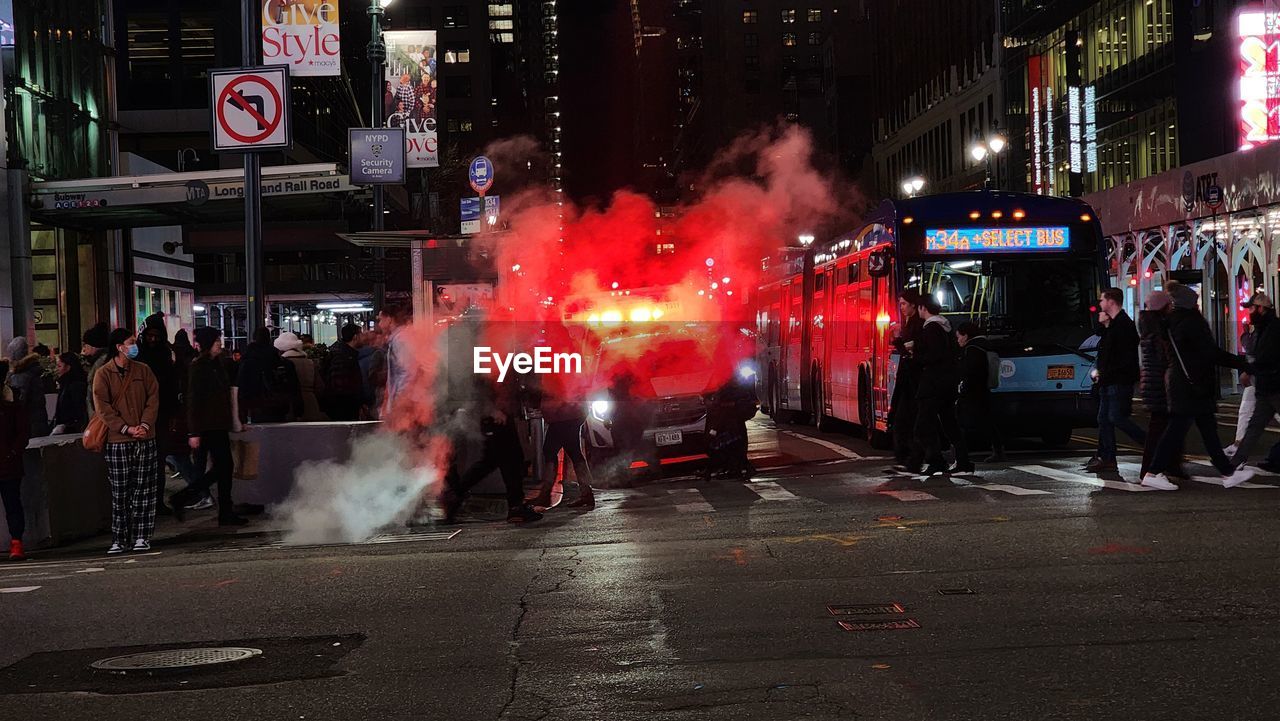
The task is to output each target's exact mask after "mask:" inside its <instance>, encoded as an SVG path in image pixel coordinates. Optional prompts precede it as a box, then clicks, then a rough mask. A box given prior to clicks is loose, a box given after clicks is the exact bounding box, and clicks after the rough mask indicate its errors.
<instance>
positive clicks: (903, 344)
mask: <svg viewBox="0 0 1280 721" xmlns="http://www.w3.org/2000/svg"><path fill="white" fill-rule="evenodd" d="M923 328H924V321H923V320H921V319H920V316H918V315H914V316H911V320H908V321H907V322H906V324H905V325H903V326H902V332H901V333H899V334H898V337H897V338H894V339H893V347H894V348H896V349H897V351H898V376H897V378H896V379H895V380H894V395H898V393H899V389H901V392H902V393H904V394H906V395H905V397H907V398H914V397H915V387H916V380H917V379H918V378H919V376H920V366H919V364H918V363H917V362H916V360H915V358H914V356H913V355H912V351H911V350H910V349H909V348H908V347H907V346H908V344H910V345H911V347H912V348H914V347H915V346H916V344H918V343H919V341H920V331H921V330H922V329H923Z"/></svg>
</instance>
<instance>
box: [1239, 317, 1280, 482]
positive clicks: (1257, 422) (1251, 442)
mask: <svg viewBox="0 0 1280 721" xmlns="http://www.w3.org/2000/svg"><path fill="white" fill-rule="evenodd" d="M1249 306H1250V312H1249V324H1250V325H1251V326H1252V327H1253V333H1254V342H1253V359H1254V360H1253V375H1252V380H1253V387H1254V389H1255V390H1254V394H1255V395H1254V407H1253V414H1252V415H1251V416H1250V417H1249V425H1248V426H1247V427H1246V429H1245V432H1244V438H1243V439H1242V440H1240V441H1239V442H1238V443H1237V444H1236V450H1235V454H1234V455H1233V456H1232V458H1231V462H1232V463H1233V464H1236V465H1238V464H1240V463H1242V462H1244V461H1245V460H1246V459H1247V458H1248V457H1249V454H1250V453H1252V452H1253V449H1254V447H1255V446H1256V445H1257V444H1258V440H1259V439H1260V438H1262V434H1263V433H1264V432H1265V431H1266V429H1267V423H1269V422H1270V421H1271V418H1272V416H1274V415H1275V414H1276V412H1277V411H1278V410H1280V323H1277V322H1276V320H1277V319H1276V314H1275V310H1274V309H1273V308H1272V303H1271V299H1270V298H1269V297H1267V295H1266V294H1265V293H1254V294H1253V297H1252V298H1250V299H1249ZM1271 455H1272V456H1275V455H1276V453H1274V452H1273V453H1272V454H1271ZM1263 468H1264V470H1268V471H1271V470H1274V469H1273V468H1272V467H1271V463H1266V464H1263Z"/></svg>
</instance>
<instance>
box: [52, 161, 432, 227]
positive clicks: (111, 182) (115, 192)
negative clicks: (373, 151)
mask: <svg viewBox="0 0 1280 721" xmlns="http://www.w3.org/2000/svg"><path fill="white" fill-rule="evenodd" d="M364 190H365V189H364V188H360V187H357V186H354V185H352V184H351V181H350V179H349V178H348V176H347V174H346V173H345V172H344V171H342V170H340V169H339V168H338V166H337V165H335V164H333V163H313V164H309V165H282V166H275V167H267V168H263V169H262V198H263V200H262V207H263V217H264V218H266V219H268V220H272V221H276V220H293V219H314V218H316V217H322V216H323V215H324V214H325V213H326V212H327V211H338V210H340V209H341V205H342V204H343V203H346V202H349V201H354V200H356V199H357V198H358V196H357V193H362V192H364ZM243 198H244V171H243V170H240V169H238V168H233V169H230V170H212V171H199V172H190V173H164V174H158V175H127V176H116V177H109V178H85V179H82V180H59V181H47V182H36V183H32V184H31V199H32V204H31V206H32V210H31V218H32V220H33V221H35V222H38V223H44V224H47V225H53V226H57V227H63V228H79V229H84V230H103V229H116V228H139V227H147V226H157V225H190V224H206V223H231V222H235V221H236V220H237V219H239V218H243V216H244V203H243V202H242V199H243ZM387 199H388V205H391V206H397V207H399V208H401V209H404V208H406V207H407V202H406V200H407V198H406V196H405V194H404V190H403V189H402V188H388V192H387Z"/></svg>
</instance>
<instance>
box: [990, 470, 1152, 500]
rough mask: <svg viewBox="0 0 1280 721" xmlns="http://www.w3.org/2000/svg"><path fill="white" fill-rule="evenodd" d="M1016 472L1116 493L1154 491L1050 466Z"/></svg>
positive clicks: (1134, 484)
mask: <svg viewBox="0 0 1280 721" xmlns="http://www.w3.org/2000/svg"><path fill="white" fill-rule="evenodd" d="M1013 470H1015V471H1024V472H1026V473H1032V474H1035V475H1037V476H1044V477H1045V478H1051V479H1053V480H1055V481H1066V482H1067V483H1078V484H1081V485H1085V486H1093V487H1094V488H1110V489H1112V490H1114V491H1130V492H1135V493H1136V492H1141V491H1154V490H1155V489H1154V488H1147V487H1146V486H1140V485H1138V484H1136V483H1125V482H1124V481H1108V480H1104V479H1102V478H1092V477H1090V476H1081V475H1078V474H1075V473H1071V472H1070V471H1063V470H1059V469H1057V468H1049V467H1048V466H1014V467H1013Z"/></svg>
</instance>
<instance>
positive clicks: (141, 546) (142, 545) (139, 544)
mask: <svg viewBox="0 0 1280 721" xmlns="http://www.w3.org/2000/svg"><path fill="white" fill-rule="evenodd" d="M133 550H135V551H150V550H151V544H150V543H148V542H147V539H145V538H139V539H138V540H136V541H134V542H133Z"/></svg>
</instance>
